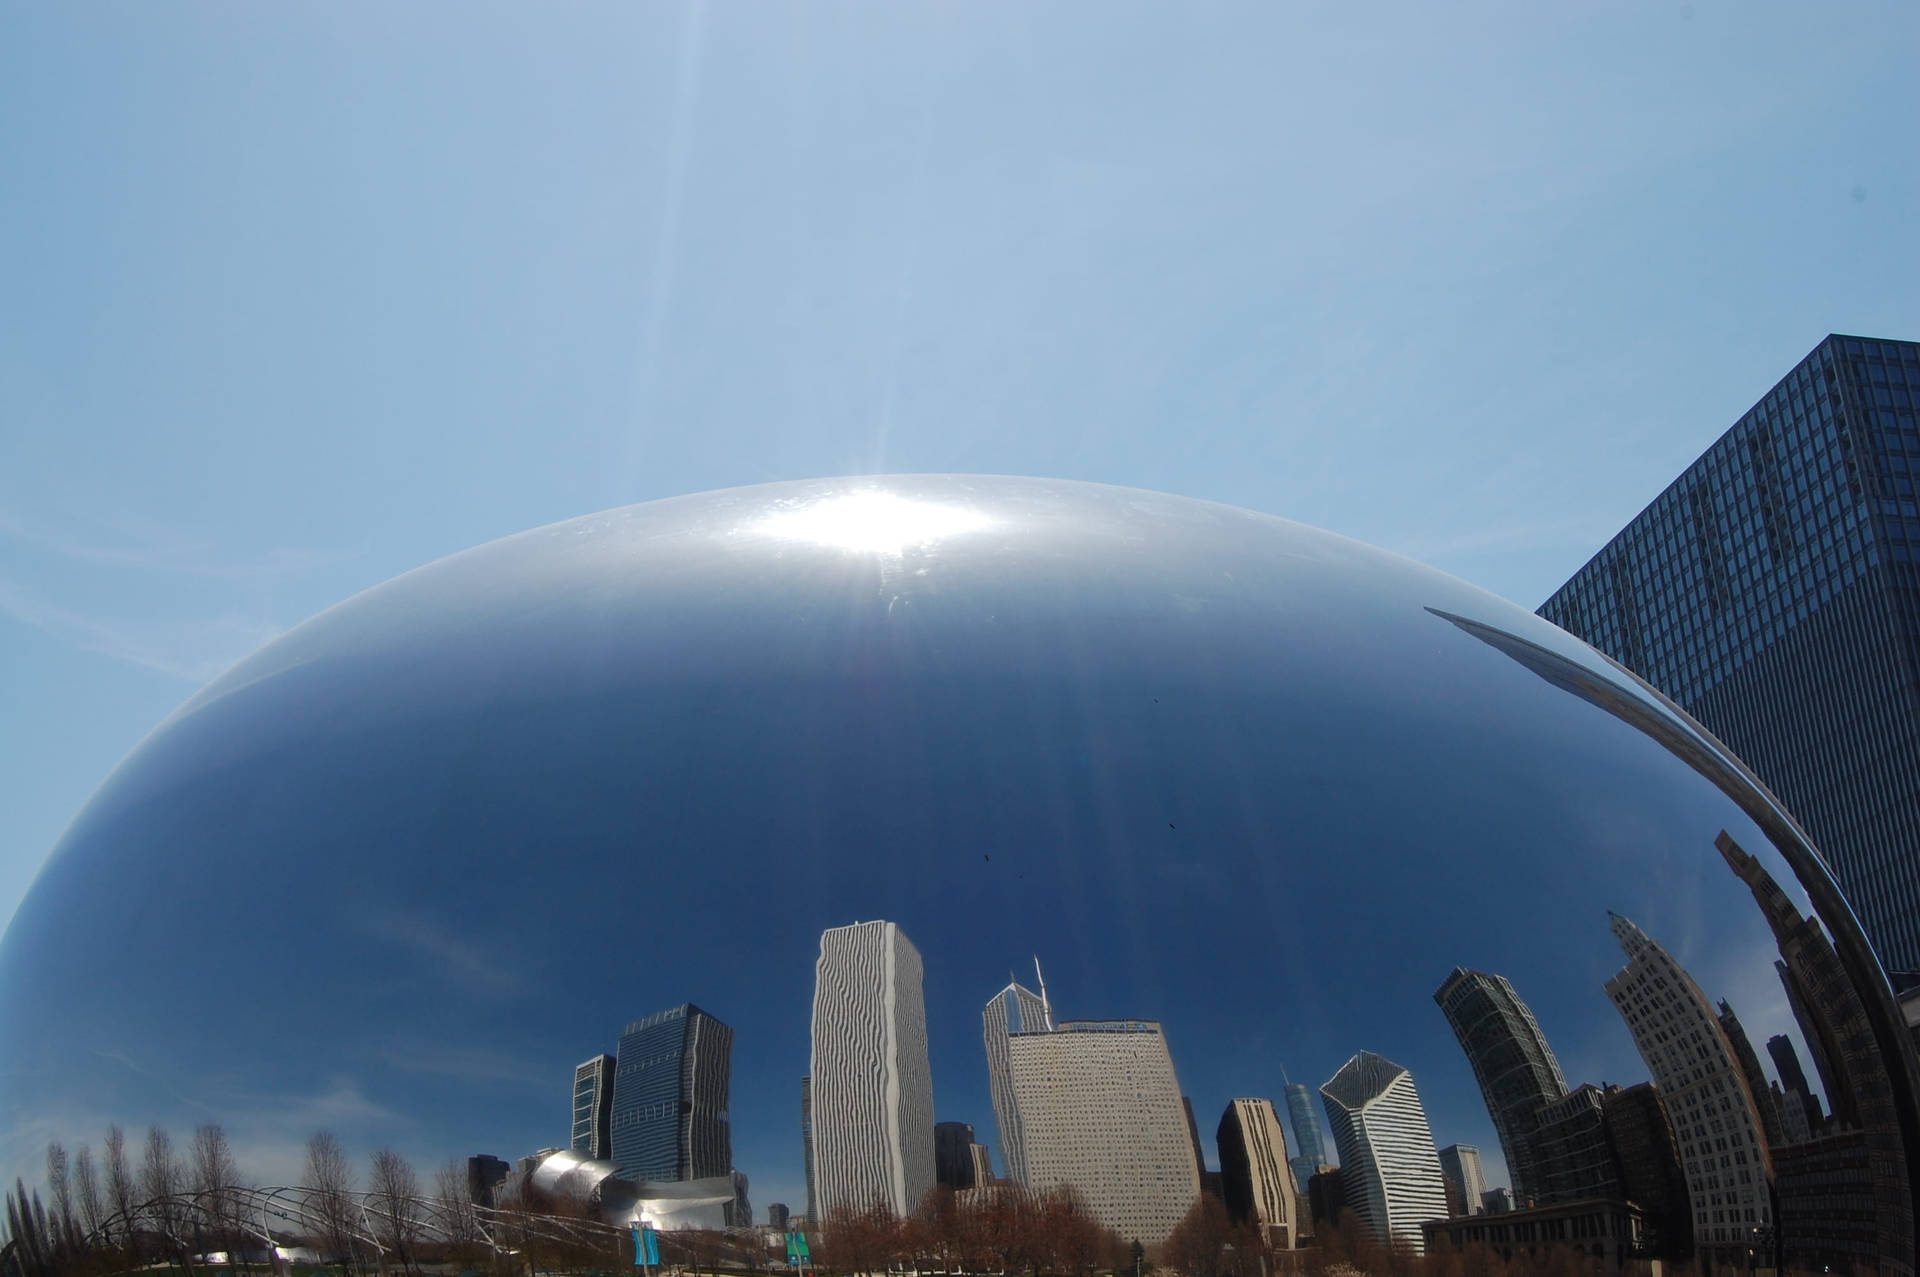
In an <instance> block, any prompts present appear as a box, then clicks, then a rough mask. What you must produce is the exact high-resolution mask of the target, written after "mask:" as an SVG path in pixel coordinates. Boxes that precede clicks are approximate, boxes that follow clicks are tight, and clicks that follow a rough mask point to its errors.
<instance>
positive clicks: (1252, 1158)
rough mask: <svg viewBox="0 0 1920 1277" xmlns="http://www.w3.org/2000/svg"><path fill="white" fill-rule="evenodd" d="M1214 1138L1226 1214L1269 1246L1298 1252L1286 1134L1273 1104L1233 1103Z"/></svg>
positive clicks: (1228, 1104) (1298, 1241) (1247, 1101)
mask: <svg viewBox="0 0 1920 1277" xmlns="http://www.w3.org/2000/svg"><path fill="white" fill-rule="evenodd" d="M1214 1138H1215V1142H1216V1146H1217V1147H1218V1148H1219V1150H1220V1189H1221V1194H1222V1196H1224V1197H1225V1198H1226V1202H1227V1214H1229V1215H1230V1216H1232V1217H1233V1218H1234V1219H1235V1220H1239V1221H1244V1222H1246V1223H1249V1224H1252V1225H1253V1226H1254V1227H1255V1228H1257V1229H1259V1230H1260V1235H1261V1239H1262V1240H1263V1241H1265V1242H1267V1243H1268V1244H1269V1245H1276V1246H1279V1247H1281V1248H1283V1249H1291V1248H1292V1247H1295V1246H1298V1245H1299V1244H1300V1239H1299V1221H1298V1220H1296V1219H1295V1218H1294V1215H1295V1203H1294V1188H1293V1176H1292V1173H1291V1172H1290V1171H1289V1170H1288V1169H1287V1162H1288V1158H1287V1133H1286V1131H1285V1130H1283V1129H1282V1128H1281V1126H1280V1115H1279V1114H1278V1113H1276V1112H1274V1110H1273V1101H1272V1100H1228V1101H1227V1110H1226V1112H1224V1113H1222V1114H1221V1115H1220V1126H1219V1129H1218V1130H1217V1131H1216V1132H1215V1133H1214Z"/></svg>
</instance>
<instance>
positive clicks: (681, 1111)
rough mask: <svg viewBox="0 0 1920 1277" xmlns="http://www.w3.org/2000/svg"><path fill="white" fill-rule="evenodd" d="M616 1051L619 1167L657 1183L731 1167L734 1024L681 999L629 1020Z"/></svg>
mask: <svg viewBox="0 0 1920 1277" xmlns="http://www.w3.org/2000/svg"><path fill="white" fill-rule="evenodd" d="M618 1058H619V1065H618V1066H617V1067H616V1068H615V1070H614V1082H613V1123H612V1126H613V1132H612V1133H613V1163H614V1165H616V1166H618V1167H619V1168H620V1174H621V1175H622V1176H624V1177H625V1178H627V1179H633V1180H641V1181H656V1182H658V1181H677V1180H690V1179H709V1178H712V1177H714V1176H719V1175H727V1174H730V1173H731V1172H732V1170H733V1138H732V1133H731V1130H730V1128H729V1125H728V1115H727V1091H728V1078H729V1073H730V1071H731V1068H732V1060H733V1030H732V1029H730V1028H728V1027H727V1026H726V1025H724V1024H722V1023H721V1022H720V1021H718V1020H716V1019H714V1018H713V1017H712V1016H711V1015H708V1014H707V1013H706V1012H705V1011H702V1010H701V1009H700V1008H699V1007H697V1006H694V1005H693V1004H692V1003H691V1002H683V1003H681V1004H680V1005H679V1006H677V1007H669V1008H668V1009H667V1010H665V1011H660V1012H656V1013H655V1014H653V1015H650V1016H648V1017H647V1018H646V1019H644V1020H635V1021H634V1022H633V1023H632V1024H629V1025H628V1026H627V1028H626V1031H625V1032H624V1033H622V1034H621V1035H620V1051H619V1056H618Z"/></svg>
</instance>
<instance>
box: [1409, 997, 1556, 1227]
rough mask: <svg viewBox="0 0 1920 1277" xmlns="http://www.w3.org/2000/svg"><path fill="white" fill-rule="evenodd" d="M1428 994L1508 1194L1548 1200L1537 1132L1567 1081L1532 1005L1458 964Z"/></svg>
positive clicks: (1526, 1200)
mask: <svg viewBox="0 0 1920 1277" xmlns="http://www.w3.org/2000/svg"><path fill="white" fill-rule="evenodd" d="M1433 1000H1434V1001H1435V1002H1436V1003H1438V1004H1439V1006H1440V1010H1441V1011H1442V1012H1444V1013H1445V1014H1446V1017H1447V1023H1448V1024H1449V1025H1451V1026H1452V1027H1453V1032H1454V1036H1455V1037H1457V1038H1458V1039H1459V1040H1460V1049H1461V1050H1463V1051H1465V1052H1466V1053H1467V1062H1468V1063H1469V1064H1471V1065H1472V1066H1473V1076H1474V1079H1475V1080H1476V1081H1477V1082H1479V1084H1480V1094H1481V1096H1482V1097H1484V1098H1485V1100H1486V1102H1487V1115H1488V1116H1489V1117H1491V1118H1492V1119H1493V1129H1494V1133H1495V1134H1497V1135H1498V1136H1499V1137H1500V1151H1501V1152H1502V1153H1503V1154H1504V1155H1505V1156H1506V1159H1507V1174H1508V1175H1509V1176H1510V1177H1511V1179H1512V1181H1513V1185H1512V1187H1513V1195H1514V1199H1515V1200H1516V1201H1519V1202H1522V1203H1531V1202H1546V1201H1551V1200H1553V1198H1552V1197H1551V1196H1549V1190H1548V1187H1547V1180H1546V1176H1545V1174H1544V1173H1543V1169H1542V1168H1541V1167H1540V1165H1539V1157H1540V1151H1539V1146H1538V1144H1539V1142H1538V1132H1539V1127H1540V1123H1541V1120H1542V1114H1543V1112H1544V1110H1545V1109H1546V1107H1547V1106H1548V1105H1550V1104H1552V1103H1553V1102H1554V1101H1556V1100H1558V1099H1559V1098H1560V1097H1561V1096H1563V1095H1565V1094H1566V1093H1567V1080H1566V1078H1565V1077H1563V1076H1561V1073H1560V1062H1559V1061H1558V1060H1557V1059H1555V1058H1554V1054H1553V1048H1552V1047H1550V1046H1548V1045H1547V1039H1546V1036H1545V1035H1544V1034H1542V1033H1541V1032H1540V1025H1539V1022H1538V1021H1536V1020H1535V1019H1534V1018H1533V1011H1532V1010H1531V1009H1530V1008H1529V1007H1528V1006H1527V1004H1526V1003H1525V1002H1523V1001H1521V999H1520V995H1519V994H1518V993H1516V992H1514V988H1513V985H1512V984H1511V983H1510V982H1509V981H1508V980H1507V978H1506V977H1505V976H1500V975H1488V974H1487V973H1486V972H1483V971H1468V970H1465V969H1464V968H1461V967H1455V968H1454V969H1453V973H1452V974H1451V975H1449V976H1448V977H1447V978H1446V980H1445V981H1443V982H1442V983H1441V985H1440V987H1439V988H1438V989H1436V990H1434V994H1433Z"/></svg>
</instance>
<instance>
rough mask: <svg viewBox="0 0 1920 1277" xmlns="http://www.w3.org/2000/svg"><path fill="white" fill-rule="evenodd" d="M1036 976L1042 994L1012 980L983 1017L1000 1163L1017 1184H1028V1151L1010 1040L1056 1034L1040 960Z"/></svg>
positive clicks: (988, 1005)
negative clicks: (1015, 1091) (1009, 1051)
mask: <svg viewBox="0 0 1920 1277" xmlns="http://www.w3.org/2000/svg"><path fill="white" fill-rule="evenodd" d="M1033 973H1034V979H1035V982H1036V983H1037V984H1039V986H1040V992H1039V993H1035V992H1034V991H1033V990H1031V989H1029V988H1026V987H1025V986H1023V985H1022V984H1020V982H1019V981H1017V980H1010V981H1008V982H1007V987H1006V988H1004V989H1002V990H1000V992H998V993H996V994H994V995H993V998H992V1000H990V1001H989V1002H988V1003H987V1006H986V1009H985V1010H984V1011H982V1012H981V1013H980V1025H981V1031H982V1032H981V1036H982V1037H983V1038H984V1040H985V1042H986V1048H987V1083H988V1086H989V1087H990V1088H991V1090H992V1093H993V1120H994V1122H995V1124H996V1125H997V1126H998V1127H999V1128H1000V1160H1001V1161H1002V1162H1004V1163H1005V1164H1006V1168H1007V1178H1008V1179H1009V1180H1011V1181H1012V1182H1013V1183H1015V1184H1025V1183H1026V1182H1027V1149H1026V1138H1025V1136H1024V1135H1023V1134H1022V1132H1021V1126H1020V1108H1019V1106H1018V1105H1017V1104H1015V1103H1014V1098H1013V1066H1012V1064H1011V1063H1010V1062H1009V1060H1008V1057H1007V1039H1008V1038H1009V1037H1011V1036H1012V1035H1013V1034H1015V1033H1050V1032H1052V1030H1053V1008H1052V1007H1051V1006H1050V1005H1049V1004H1048V1002H1047V996H1046V989H1047V982H1046V981H1045V980H1043V979H1041V978H1040V959H1038V958H1035V959H1034V960H1033Z"/></svg>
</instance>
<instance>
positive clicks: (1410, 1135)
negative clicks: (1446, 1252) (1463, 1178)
mask: <svg viewBox="0 0 1920 1277" xmlns="http://www.w3.org/2000/svg"><path fill="white" fill-rule="evenodd" d="M1320 1094H1321V1095H1322V1096H1324V1097H1325V1098H1326V1101H1327V1119H1328V1121H1329V1122H1330V1123H1331V1124H1332V1126H1333V1142H1334V1145H1335V1147H1337V1148H1338V1149H1339V1150H1340V1172H1341V1195H1342V1198H1343V1205H1344V1208H1345V1209H1347V1210H1351V1211H1352V1212H1353V1213H1354V1214H1355V1215H1356V1216H1358V1217H1359V1219H1360V1222H1361V1224H1362V1225H1363V1226H1365V1228H1366V1229H1367V1231H1368V1232H1369V1233H1371V1234H1372V1235H1373V1237H1374V1239H1375V1240H1376V1241H1381V1242H1386V1243H1388V1244H1391V1245H1397V1246H1405V1247H1408V1248H1409V1249H1411V1250H1413V1251H1415V1252H1416V1253H1419V1252H1422V1251H1424V1250H1425V1248H1426V1244H1427V1242H1426V1235H1425V1233H1423V1232H1422V1231H1421V1226H1422V1225H1423V1224H1424V1223H1425V1222H1426V1221H1428V1220H1431V1219H1445V1218H1446V1215H1447V1190H1446V1185H1445V1183H1444V1182H1443V1181H1442V1179H1441V1176H1440V1155H1439V1153H1438V1152H1437V1151H1436V1150H1435V1148H1434V1145H1433V1129H1432V1127H1430V1126H1429V1125H1428V1124H1427V1113H1426V1110H1425V1109H1424V1108H1423V1107H1421V1104H1420V1093H1419V1092H1418V1091H1417V1090H1415V1089H1414V1085H1413V1075H1412V1074H1411V1073H1409V1072H1407V1070H1406V1069H1404V1068H1402V1067H1401V1066H1400V1065H1398V1064H1395V1063H1394V1062H1393V1061H1392V1060H1389V1059H1387V1058H1386V1057H1385V1056H1382V1055H1377V1054H1375V1053H1374V1052H1372V1051H1362V1052H1360V1053H1359V1054H1358V1055H1356V1056H1354V1057H1353V1058H1352V1059H1350V1060H1348V1061H1347V1062H1346V1063H1345V1064H1343V1065H1342V1066H1341V1067H1340V1071H1339V1072H1338V1073H1335V1074H1334V1075H1333V1076H1332V1077H1331V1078H1329V1079H1327V1081H1326V1083H1325V1084H1324V1085H1323V1086H1321V1088H1320Z"/></svg>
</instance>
